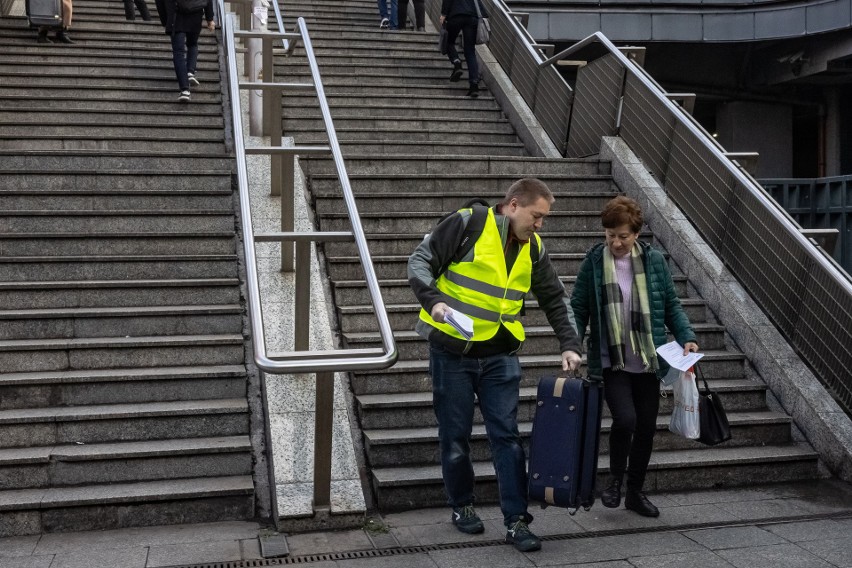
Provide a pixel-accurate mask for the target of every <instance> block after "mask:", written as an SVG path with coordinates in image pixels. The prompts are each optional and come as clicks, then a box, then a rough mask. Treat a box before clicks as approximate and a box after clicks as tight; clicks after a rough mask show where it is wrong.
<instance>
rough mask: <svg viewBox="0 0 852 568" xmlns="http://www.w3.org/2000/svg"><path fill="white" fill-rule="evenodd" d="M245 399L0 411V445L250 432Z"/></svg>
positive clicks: (222, 434)
mask: <svg viewBox="0 0 852 568" xmlns="http://www.w3.org/2000/svg"><path fill="white" fill-rule="evenodd" d="M248 421H249V419H248V404H247V403H246V400H245V397H240V398H230V399H209V400H188V401H173V402H145V403H135V404H101V405H91V406H64V407H47V408H18V409H12V410H2V411H0V432H1V433H3V436H1V437H0V447H2V448H29V447H36V446H51V445H55V444H78V443H83V444H94V443H104V442H129V441H144V440H167V439H171V438H174V437H175V433H179V437H181V438H202V437H211V436H213V437H218V436H236V435H242V434H248V432H249V423H248Z"/></svg>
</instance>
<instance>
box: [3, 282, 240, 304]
mask: <svg viewBox="0 0 852 568" xmlns="http://www.w3.org/2000/svg"><path fill="white" fill-rule="evenodd" d="M239 301H240V290H239V280H238V279H237V278H219V279H215V278H211V279H199V278H186V279H173V280H153V279H151V280H84V281H81V280H77V281H74V280H67V281H62V280H57V281H52V282H49V281H45V282H40V281H30V282H14V281H12V282H0V310H9V309H48V308H98V307H105V306H111V307H116V308H117V307H122V306H123V307H132V306H143V307H150V306H177V305H184V306H187V305H198V304H214V305H215V304H237V303H239Z"/></svg>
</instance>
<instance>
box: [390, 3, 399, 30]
mask: <svg viewBox="0 0 852 568" xmlns="http://www.w3.org/2000/svg"><path fill="white" fill-rule="evenodd" d="M397 2H398V0H390V5H391V7H390V29H392V30H396V29H399V26H398V25H397V22H398V21H399V14H398V13H397V12H398V10H399V5H398V4H397Z"/></svg>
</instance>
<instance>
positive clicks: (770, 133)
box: [716, 102, 793, 178]
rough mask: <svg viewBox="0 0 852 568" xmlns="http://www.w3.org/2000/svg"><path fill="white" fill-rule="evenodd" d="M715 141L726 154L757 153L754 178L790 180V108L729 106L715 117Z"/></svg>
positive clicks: (725, 105)
mask: <svg viewBox="0 0 852 568" xmlns="http://www.w3.org/2000/svg"><path fill="white" fill-rule="evenodd" d="M716 130H717V132H718V138H717V140H718V141H719V143H720V144H721V145H722V146H723V147H724V148H725V149H726V150H728V151H729V152H758V153H760V160H759V161H758V165H757V177H785V178H786V177H793V108H792V107H791V106H789V105H780V104H765V103H754V102H730V103H725V104H722V105H720V106H719V108H718V110H717V113H716Z"/></svg>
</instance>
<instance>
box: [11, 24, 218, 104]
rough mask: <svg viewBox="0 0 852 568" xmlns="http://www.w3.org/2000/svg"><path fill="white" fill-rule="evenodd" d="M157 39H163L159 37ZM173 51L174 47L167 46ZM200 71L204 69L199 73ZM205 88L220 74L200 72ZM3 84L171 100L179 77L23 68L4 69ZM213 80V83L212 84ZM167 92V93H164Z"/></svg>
mask: <svg viewBox="0 0 852 568" xmlns="http://www.w3.org/2000/svg"><path fill="white" fill-rule="evenodd" d="M155 41H158V42H159V41H160V40H159V39H157V40H155ZM167 49H168V53H171V47H169V48H167ZM199 73H200V72H199ZM197 76H198V77H199V80H200V81H201V82H202V84H203V86H204V88H205V89H210V88H211V87H210V86H211V85H215V83H216V81H217V80H218V73H215V74H214V73H213V72H211V73H200V74H199V75H197ZM0 77H2V79H3V86H2V87H0V92H3V93H5V92H8V93H9V94H26V93H27V92H30V93H31V92H33V91H34V90H36V89H38V90H39V91H41V92H51V93H53V92H56V93H61V94H64V93H67V92H73V91H76V92H78V93H79V94H80V96H81V97H83V98H92V97H97V96H100V95H101V93H102V92H103V91H110V92H114V93H117V94H118V93H126V94H127V95H128V96H144V97H146V98H151V99H156V100H163V101H169V100H171V98H172V97H173V96H174V94H175V86H176V84H177V83H176V81H177V80H176V79H175V74H174V71H173V72H172V74H171V75H169V73H168V70H167V69H163V70H162V71H161V72H160V73H158V74H156V75H152V74H150V73H149V74H148V75H147V76H145V77H134V76H117V75H108V76H100V77H97V78H93V77H91V76H88V75H79V74H73V73H58V74H56V75H52V76H33V75H30V74H28V73H25V72H22V71H20V70H19V71H17V72H14V71H11V72H10V71H8V70H0ZM208 83H210V85H208ZM164 93H165V94H164Z"/></svg>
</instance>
